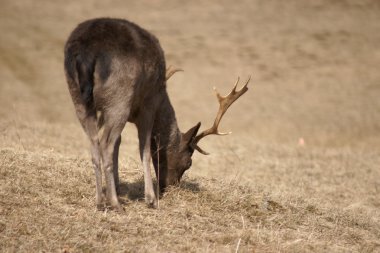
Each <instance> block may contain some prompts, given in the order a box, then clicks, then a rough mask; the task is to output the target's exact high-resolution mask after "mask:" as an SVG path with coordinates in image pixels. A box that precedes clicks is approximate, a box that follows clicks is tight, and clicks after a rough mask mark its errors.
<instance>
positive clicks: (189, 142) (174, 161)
mask: <svg viewBox="0 0 380 253" xmlns="http://www.w3.org/2000/svg"><path fill="white" fill-rule="evenodd" d="M177 71H182V70H181V69H175V68H174V69H173V68H171V67H169V68H168V69H167V71H166V80H168V79H169V78H170V77H171V76H172V75H173V74H174V73H175V72H177ZM249 81H250V78H248V80H247V81H246V82H245V84H244V85H243V87H242V88H241V89H240V90H236V88H237V85H238V83H239V78H238V79H237V81H236V83H235V85H234V87H233V89H232V91H231V92H230V93H229V94H228V95H226V96H221V95H220V94H219V93H218V92H217V91H216V89H215V88H214V90H215V92H216V96H217V99H218V101H219V110H218V113H217V115H216V118H215V121H214V124H213V125H212V127H211V128H209V129H207V130H205V131H203V132H201V133H200V134H197V133H198V130H199V128H200V126H201V122H199V123H197V124H196V125H195V126H194V127H192V128H190V129H189V130H188V131H187V132H186V133H181V134H180V135H178V136H177V138H178V139H179V141H178V143H177V145H175V147H174V148H172V149H165V151H164V152H165V153H164V154H163V155H159V156H153V162H154V165H155V169H156V174H157V177H158V178H159V184H160V188H161V190H164V189H165V187H166V186H169V185H175V184H178V183H179V181H180V180H181V178H182V176H183V174H184V173H185V171H186V170H188V169H189V168H190V167H191V164H192V155H193V153H194V151H195V150H197V151H198V152H200V153H201V154H203V155H209V153H207V152H205V151H204V150H203V149H201V148H200V147H199V146H198V142H199V141H200V140H201V139H202V138H204V137H205V136H207V135H212V134H214V135H228V134H230V133H231V132H229V133H221V132H219V131H218V126H219V123H220V121H221V119H222V117H223V115H224V114H225V112H226V111H227V110H228V108H229V107H230V106H231V105H232V104H233V103H234V102H235V101H236V100H237V99H238V98H239V97H240V96H242V95H243V94H244V93H245V92H247V91H248V87H247V86H248V83H249ZM157 144H158V143H157V142H156V141H153V144H152V145H155V146H156V147H153V146H152V148H155V150H157ZM158 149H159V145H158ZM160 159H161V160H160ZM160 166H161V169H159V170H158V167H160ZM158 171H159V172H160V173H161V174H158Z"/></svg>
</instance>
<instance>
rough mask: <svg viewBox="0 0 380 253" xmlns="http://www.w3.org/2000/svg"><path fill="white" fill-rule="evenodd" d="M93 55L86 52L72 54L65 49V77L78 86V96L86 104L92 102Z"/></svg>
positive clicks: (94, 60) (88, 104)
mask: <svg viewBox="0 0 380 253" xmlns="http://www.w3.org/2000/svg"><path fill="white" fill-rule="evenodd" d="M95 63H96V59H95V56H92V55H91V54H88V53H84V52H82V53H79V54H74V53H72V52H70V50H69V49H66V50H65V70H66V75H67V78H69V79H71V81H72V82H73V83H74V85H76V86H77V87H78V86H79V91H80V98H81V100H82V101H83V102H84V103H85V104H86V105H87V106H90V105H92V103H93V88H94V71H95Z"/></svg>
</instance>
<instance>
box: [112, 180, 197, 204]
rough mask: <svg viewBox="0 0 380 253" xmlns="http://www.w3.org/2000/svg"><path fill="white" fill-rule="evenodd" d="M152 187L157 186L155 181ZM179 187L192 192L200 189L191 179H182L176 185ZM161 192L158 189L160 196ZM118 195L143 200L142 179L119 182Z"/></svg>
mask: <svg viewBox="0 0 380 253" xmlns="http://www.w3.org/2000/svg"><path fill="white" fill-rule="evenodd" d="M153 185H154V189H156V187H157V182H156V181H154V182H153ZM178 187H179V188H181V189H186V190H189V191H192V192H194V193H195V192H199V191H200V190H201V189H200V187H199V183H198V182H195V181H193V180H191V181H190V180H183V181H181V183H180V184H179V186H178ZM163 193H165V192H161V191H160V198H161V197H162V195H163ZM118 195H119V196H121V197H123V196H127V197H128V199H130V200H134V201H136V200H137V201H143V200H144V179H143V178H140V179H138V180H135V181H134V182H120V184H119V194H118Z"/></svg>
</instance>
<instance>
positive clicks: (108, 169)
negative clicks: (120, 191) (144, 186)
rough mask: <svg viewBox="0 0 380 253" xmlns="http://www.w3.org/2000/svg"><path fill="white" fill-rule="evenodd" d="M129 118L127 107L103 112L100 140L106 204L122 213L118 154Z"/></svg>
mask: <svg viewBox="0 0 380 253" xmlns="http://www.w3.org/2000/svg"><path fill="white" fill-rule="evenodd" d="M128 116H129V107H128V106H121V105H118V106H115V107H109V108H107V110H105V111H104V125H103V128H104V130H103V134H102V136H101V138H100V151H101V157H102V165H103V166H102V167H103V172H104V176H105V181H106V202H107V204H109V205H110V206H111V208H113V209H115V210H118V211H122V207H121V206H120V203H119V200H118V198H117V191H116V189H117V188H118V185H117V184H118V181H119V177H118V152H119V146H120V141H121V137H120V136H121V132H122V131H123V129H124V126H125V124H126V122H127V119H128Z"/></svg>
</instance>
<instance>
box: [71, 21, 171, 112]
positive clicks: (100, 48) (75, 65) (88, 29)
mask: <svg viewBox="0 0 380 253" xmlns="http://www.w3.org/2000/svg"><path fill="white" fill-rule="evenodd" d="M64 53H65V63H64V66H65V72H66V77H67V80H68V84H69V86H70V92H71V93H72V96H73V99H74V100H77V102H81V103H83V104H85V105H86V106H87V107H89V106H92V105H93V104H94V101H95V103H96V104H97V105H100V104H102V100H103V96H104V94H108V95H110V94H113V95H115V96H121V95H124V96H125V97H132V94H131V93H133V97H134V98H140V99H141V98H144V97H146V96H150V95H151V94H149V93H150V92H155V93H156V92H157V90H156V89H159V88H160V86H162V87H164V84H165V60H164V56H163V51H162V49H161V47H160V45H159V42H158V40H157V39H156V38H155V37H154V36H153V35H151V34H150V33H149V32H147V31H146V30H144V29H142V28H140V27H139V26H137V25H136V24H134V23H131V22H129V21H127V20H122V19H110V18H99V19H92V20H88V21H85V22H83V23H81V24H79V25H78V26H77V27H76V28H75V29H74V31H73V32H72V33H71V35H70V37H69V39H68V40H67V42H66V45H65V52H64ZM106 85H108V86H113V87H108V88H106ZM152 85H153V86H159V87H155V88H153V89H152V87H149V88H148V87H146V86H152ZM95 86H98V87H95ZM106 89H108V90H106ZM96 90H97V92H96ZM154 90H155V91H154ZM94 95H95V96H94ZM74 97H75V98H74ZM96 100H98V101H96ZM74 102H75V101H74ZM131 103H132V104H135V102H133V101H131Z"/></svg>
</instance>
